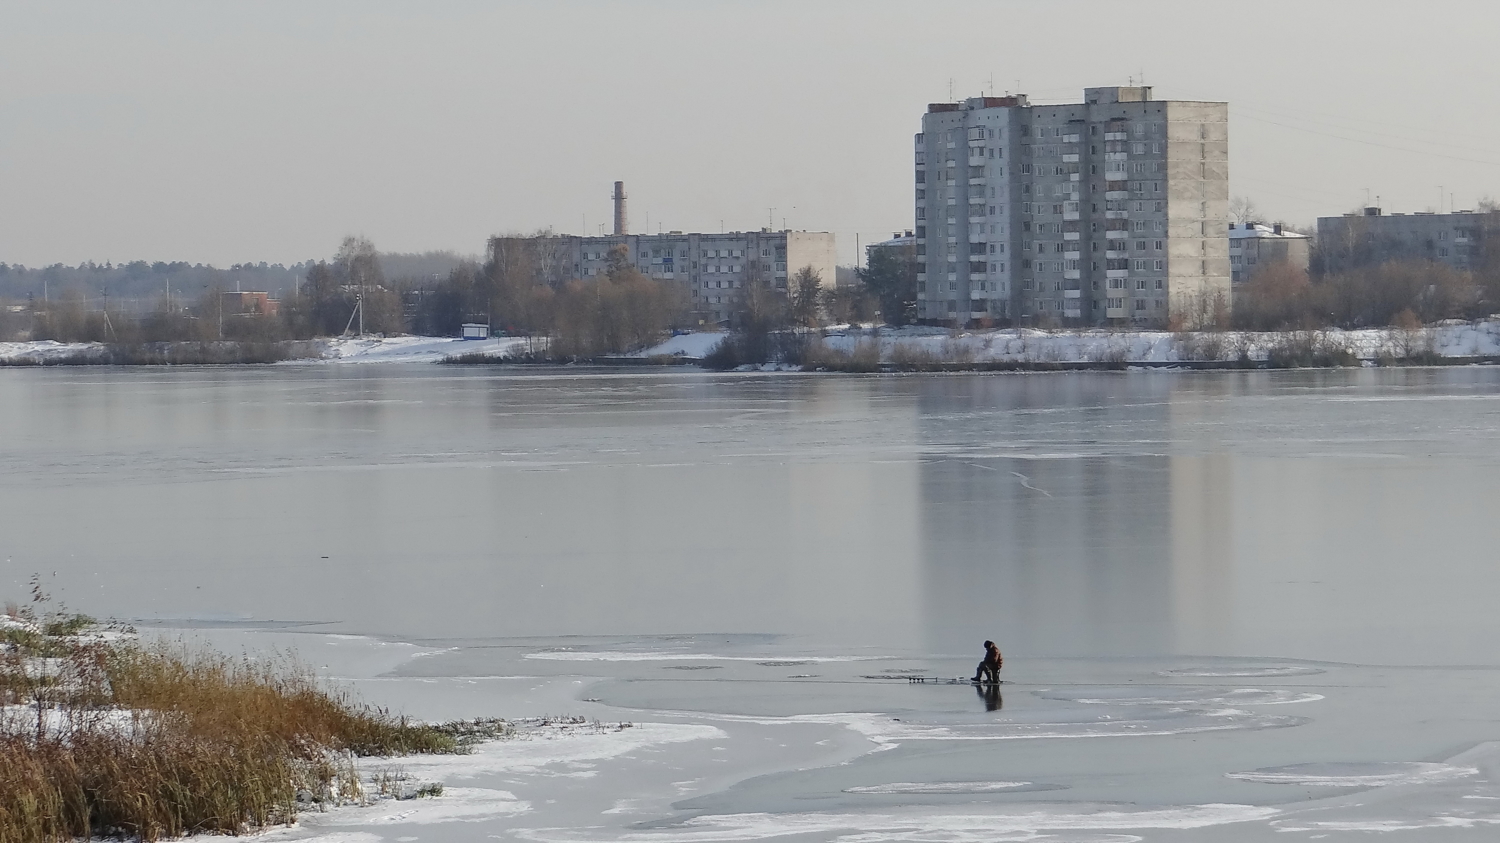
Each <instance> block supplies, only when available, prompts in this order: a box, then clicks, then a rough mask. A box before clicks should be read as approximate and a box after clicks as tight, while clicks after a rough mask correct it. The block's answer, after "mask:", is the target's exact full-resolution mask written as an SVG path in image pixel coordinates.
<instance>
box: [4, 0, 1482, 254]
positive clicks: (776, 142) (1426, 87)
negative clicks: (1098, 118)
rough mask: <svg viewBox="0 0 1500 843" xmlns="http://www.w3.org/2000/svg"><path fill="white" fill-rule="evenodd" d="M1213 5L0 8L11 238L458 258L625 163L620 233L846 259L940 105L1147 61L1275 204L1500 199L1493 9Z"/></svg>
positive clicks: (158, 250)
mask: <svg viewBox="0 0 1500 843" xmlns="http://www.w3.org/2000/svg"><path fill="white" fill-rule="evenodd" d="M1203 8H1204V7H1203V6H1202V5H1201V4H1193V3H1187V2H1168V0H1142V2H1137V3H1132V4H1128V5H1126V6H1122V5H1120V4H1110V5H1105V4H1103V3H1097V2H1085V1H1084V0H1072V2H1046V3H1043V2H1030V1H1029V0H1028V2H1004V3H993V2H992V3H975V2H935V3H926V4H922V5H920V6H912V5H910V4H897V3H887V2H836V1H835V0H828V2H820V3H816V4H809V3H801V4H798V3H791V2H759V3H733V2H725V3H715V4H702V3H688V2H683V0H661V2H654V3H649V4H647V3H626V2H576V3H567V4H546V3H477V2H449V3H431V4H422V5H403V4H393V3H374V2H359V3H355V2H340V3H333V2H330V3H320V4H316V5H311V4H298V3H286V2H267V3H257V4H253V5H251V4H241V5H212V6H209V5H199V4H193V3H186V2H153V3H135V4H130V5H123V4H120V5H115V4H84V3H71V2H54V3H47V4H35V3H20V2H0V196H3V197H5V201H4V203H3V205H0V261H5V262H10V263H22V264H26V265H29V266H41V265H46V264H51V263H56V262H62V263H68V264H76V263H78V262H81V261H86V260H93V261H96V262H101V263H102V262H104V261H113V262H116V263H118V262H121V261H129V260H135V259H146V260H157V259H160V260H185V261H190V262H202V263H211V264H214V265H216V266H228V265H230V264H234V263H240V262H245V261H255V262H259V261H268V262H272V263H278V262H279V263H284V264H290V263H293V262H296V261H300V260H304V259H306V258H308V257H314V256H326V255H330V254H332V252H333V251H334V250H335V249H336V248H337V246H338V242H339V240H340V239H341V238H342V237H343V236H344V235H346V234H362V235H364V236H367V237H369V238H370V239H371V240H373V241H374V242H375V244H376V245H377V246H378V247H379V248H380V249H381V250H383V251H390V252H425V251H430V250H454V251H457V252H459V253H463V254H472V253H475V252H478V251H480V250H481V249H482V247H483V243H484V239H485V238H486V237H488V236H489V235H491V234H495V233H500V232H506V231H531V230H536V229H542V228H552V229H554V230H556V231H559V232H565V233H583V232H585V231H587V232H590V233H596V232H597V231H598V226H599V225H600V224H603V223H607V222H608V219H609V212H610V203H609V192H610V187H611V183H612V182H613V181H615V180H616V179H622V180H624V181H625V183H626V187H627V190H628V191H629V193H630V206H631V224H632V230H633V231H636V232H642V233H644V232H645V231H647V230H648V225H649V231H651V232H655V231H656V230H658V228H660V229H662V230H670V229H679V230H688V231H691V230H700V231H719V230H720V228H721V226H722V227H723V228H726V229H729V230H737V229H757V228H760V227H762V226H765V225H768V224H769V225H772V226H773V227H776V228H781V227H783V226H787V227H791V228H794V229H808V230H827V231H833V232H834V233H835V234H836V235H837V237H838V241H839V259H840V262H841V263H850V262H852V261H853V260H854V256H855V243H856V236H858V237H859V241H860V242H861V243H862V244H867V243H869V242H871V241H872V240H875V239H880V238H884V237H888V236H889V235H890V233H891V232H892V231H896V230H899V229H904V228H909V227H911V225H912V185H911V172H910V171H911V138H912V134H913V133H914V132H916V131H917V130H918V128H919V121H920V117H921V114H922V112H923V110H924V109H925V106H926V104H927V103H928V102H937V101H945V100H948V99H949V96H950V90H951V92H952V96H953V97H956V98H962V97H965V96H975V95H978V94H981V93H986V92H988V91H990V90H993V91H994V92H996V93H1005V92H1008V91H1012V92H1013V91H1020V92H1024V93H1027V94H1028V95H1030V96H1031V98H1032V100H1033V102H1040V103H1049V102H1072V101H1077V100H1078V99H1079V98H1080V97H1081V95H1082V89H1083V88H1084V87H1085V86H1095V85H1110V84H1127V83H1129V82H1131V81H1135V82H1139V81H1140V80H1141V78H1142V77H1144V81H1145V83H1146V84H1149V85H1151V86H1153V87H1154V88H1155V93H1156V96H1157V97H1158V98H1160V99H1204V100H1224V101H1227V102H1229V103H1230V115H1231V117H1230V119H1231V144H1230V174H1231V175H1230V178H1231V191H1232V193H1233V194H1234V195H1236V196H1245V197H1248V198H1250V199H1252V200H1253V201H1254V202H1255V203H1256V204H1257V206H1258V207H1259V209H1260V210H1261V212H1262V214H1263V216H1265V217H1266V218H1268V219H1281V220H1286V221H1288V222H1291V223H1295V224H1302V225H1306V224H1310V223H1311V222H1312V221H1313V220H1314V219H1315V218H1316V217H1318V216H1326V215H1335V214H1339V213H1343V212H1346V211H1349V210H1351V209H1353V208H1355V207H1357V206H1360V205H1363V204H1365V203H1366V201H1369V202H1375V201H1377V197H1378V198H1379V202H1380V204H1382V205H1383V206H1384V207H1386V208H1387V209H1389V210H1392V211H1418V210H1428V209H1438V208H1439V207H1440V206H1439V190H1440V186H1441V188H1442V189H1443V191H1444V193H1445V195H1444V198H1443V199H1442V200H1441V201H1442V205H1441V208H1442V209H1444V210H1447V209H1449V208H1450V205H1451V207H1456V208H1472V207H1474V205H1475V203H1476V202H1477V201H1478V200H1479V199H1480V198H1482V197H1485V196H1487V195H1497V194H1500V154H1496V153H1493V152H1490V151H1488V150H1489V146H1490V145H1489V144H1487V143H1486V142H1485V139H1486V138H1487V137H1490V136H1493V135H1494V134H1496V130H1497V129H1500V114H1497V113H1495V112H1494V111H1493V110H1489V109H1483V108H1482V107H1480V106H1479V105H1478V104H1480V103H1483V102H1486V101H1488V100H1490V99H1492V97H1488V96H1486V93H1487V92H1489V93H1493V92H1494V91H1495V89H1496V87H1497V84H1500V83H1497V81H1496V80H1495V78H1494V75H1493V74H1486V73H1485V72H1484V64H1483V63H1484V60H1485V57H1486V52H1485V50H1484V47H1485V46H1487V45H1486V44H1484V42H1483V40H1482V39H1483V38H1484V36H1485V34H1487V33H1488V32H1490V31H1493V29H1494V25H1495V24H1497V23H1500V9H1496V8H1495V7H1493V6H1491V5H1488V4H1480V3H1477V2H1449V3H1429V4H1425V5H1422V6H1412V5H1409V4H1400V5H1397V4H1395V3H1390V2H1368V3H1362V4H1359V5H1358V6H1354V5H1353V4H1332V3H1329V4H1318V5H1309V4H1296V5H1294V4H1291V3H1278V2H1265V3H1260V4H1256V5H1254V6H1244V7H1237V6H1234V5H1216V6H1214V7H1212V12H1209V13H1205V12H1204V11H1203ZM913 10H915V11H913ZM1356 10H1357V11H1356ZM1457 24H1461V25H1457ZM950 86H951V88H950ZM992 86H993V87H992ZM1367 190H1368V193H1367ZM648 219H649V223H648Z"/></svg>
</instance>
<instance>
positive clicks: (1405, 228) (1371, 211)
mask: <svg viewBox="0 0 1500 843" xmlns="http://www.w3.org/2000/svg"><path fill="white" fill-rule="evenodd" d="M1488 233H1494V234H1500V215H1497V214H1493V213H1475V212H1473V211H1455V212H1453V213H1448V214H1436V213H1432V212H1430V211H1429V212H1425V213H1424V212H1421V211H1418V212H1417V213H1414V214H1387V213H1384V212H1383V211H1382V210H1381V209H1380V208H1375V207H1371V208H1365V209H1363V210H1362V211H1361V212H1359V213H1354V214H1345V215H1343V216H1341V217H1319V218H1318V254H1319V256H1320V257H1321V259H1322V260H1321V263H1322V269H1323V271H1324V272H1343V271H1346V270H1349V269H1355V268H1358V267H1361V266H1371V265H1374V264H1380V263H1385V262H1386V261H1390V260H1401V259H1410V260H1431V261H1436V262H1438V263H1445V264H1447V265H1449V266H1451V267H1453V268H1454V269H1459V270H1469V269H1478V268H1479V267H1480V266H1481V265H1482V259H1483V255H1484V252H1483V244H1484V240H1485V237H1486V234H1488Z"/></svg>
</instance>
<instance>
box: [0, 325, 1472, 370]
mask: <svg viewBox="0 0 1500 843" xmlns="http://www.w3.org/2000/svg"><path fill="white" fill-rule="evenodd" d="M731 336H733V335H731V334H728V333H721V332H696V333H688V334H680V335H674V336H672V337H670V338H667V339H666V340H665V341H663V342H661V343H659V344H657V345H656V346H653V347H650V348H647V349H643V350H640V351H636V352H633V353H629V354H611V355H603V356H599V357H593V358H580V359H552V358H550V357H548V356H546V355H545V352H542V351H541V350H542V349H545V347H546V342H547V341H546V339H545V338H536V337H495V338H489V339H485V340H477V341H476V340H460V339H458V338H456V337H424V336H412V335H398V336H388V337H373V336H367V337H333V338H323V339H314V340H283V341H276V342H244V341H234V340H224V341H211V342H176V343H147V344H130V345H125V344H108V343H60V342H55V341H51V340H42V341H30V342H12V343H0V368H35V367H48V366H158V367H159V366H254V365H267V364H272V363H275V364H283V365H329V364H360V365H370V364H391V363H426V364H432V363H438V364H444V365H456V366H496V365H503V366H517V367H528V366H570V367H577V366H591V367H599V368H612V369H620V368H641V369H659V368H664V367H685V366H691V367H702V368H703V369H704V370H705V371H725V372H735V371H738V372H752V371H754V372H773V371H781V372H786V371H801V372H823V373H834V372H837V373H849V374H897V373H928V372H931V373H939V372H943V373H957V372H1057V371H1127V370H1131V369H1143V370H1146V369H1149V370H1157V369H1165V370H1172V369H1179V370H1192V371H1214V370H1264V369H1304V368H1307V369H1331V368H1372V367H1374V368H1391V367H1401V368H1411V367H1436V366H1472V365H1495V364H1497V363H1500V320H1481V321H1477V322H1462V323H1445V324H1440V325H1433V326H1430V327H1425V328H1419V329H1398V328H1368V329H1352V330H1341V329H1319V330H1310V331H1272V332H1247V331H1198V332H1176V333H1173V332H1167V331H1146V330H1128V329H1121V330H1102V329H1071V330H1042V329H1030V328H1005V329H991V330H975V331H951V330H947V329H940V328H931V327H921V326H907V327H903V328H878V329H872V328H858V327H848V326H835V327H833V328H829V329H823V330H821V331H816V332H814V331H807V332H795V333H793V334H788V335H787V336H786V337H784V338H783V339H784V340H794V342H792V345H791V346H790V347H789V350H788V351H787V352H786V359H784V360H783V361H782V362H770V363H756V362H748V363H744V364H742V365H738V366H732V367H730V368H716V367H715V366H714V365H713V364H714V362H715V361H713V360H712V358H713V357H714V353H713V352H714V351H715V349H716V348H717V347H719V346H720V344H721V342H722V341H723V340H725V339H727V338H729V337H731ZM539 352H540V353H539Z"/></svg>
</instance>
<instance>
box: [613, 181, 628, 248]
mask: <svg viewBox="0 0 1500 843" xmlns="http://www.w3.org/2000/svg"><path fill="white" fill-rule="evenodd" d="M626 227H627V226H626V224H625V182H622V181H617V182H615V235H616V236H618V235H622V234H625V233H626V232H625V229H626Z"/></svg>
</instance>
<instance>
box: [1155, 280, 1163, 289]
mask: <svg viewBox="0 0 1500 843" xmlns="http://www.w3.org/2000/svg"><path fill="white" fill-rule="evenodd" d="M1161 288H1162V283H1161V279H1160V278H1158V279H1156V289H1158V290H1160V289H1161Z"/></svg>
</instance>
